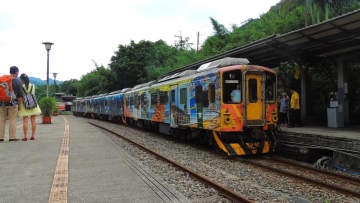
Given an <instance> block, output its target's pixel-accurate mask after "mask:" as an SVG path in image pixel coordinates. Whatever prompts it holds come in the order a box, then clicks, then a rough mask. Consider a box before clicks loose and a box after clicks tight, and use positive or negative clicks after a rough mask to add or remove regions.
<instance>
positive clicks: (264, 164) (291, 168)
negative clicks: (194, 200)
mask: <svg viewBox="0 0 360 203" xmlns="http://www.w3.org/2000/svg"><path fill="white" fill-rule="evenodd" d="M89 123H90V122H89ZM96 123H97V124H98V125H101V126H106V128H109V129H112V130H113V131H115V133H114V132H111V134H115V135H117V133H120V134H121V135H123V136H126V137H129V138H130V139H135V140H137V142H140V143H142V145H146V146H149V147H150V146H151V144H150V145H149V143H151V142H153V141H151V140H154V142H155V143H156V144H155V147H153V146H151V147H150V148H151V149H153V150H155V151H157V152H160V151H161V152H162V151H163V150H166V149H167V148H168V147H165V148H162V147H160V146H169V144H170V143H169V139H164V136H159V135H158V134H156V133H154V134H153V135H152V133H150V134H149V135H145V136H144V135H141V134H142V133H144V131H143V130H141V129H137V128H131V127H130V129H128V128H127V127H125V126H124V127H120V128H117V127H116V126H117V125H116V124H109V126H108V125H107V124H105V123H102V122H96ZM121 128H123V130H117V129H121ZM103 129H104V128H103ZM116 132H117V133H116ZM138 133H139V134H138ZM135 134H136V135H139V137H137V136H136V137H134V138H131V137H133V136H134V135H135ZM148 138H150V139H148ZM154 138H155V139H154ZM170 140H171V139H170ZM163 141H164V142H163ZM170 142H171V143H172V142H173V141H170ZM175 143H180V144H177V145H181V147H182V146H183V144H181V142H175ZM175 143H174V144H175ZM188 144H189V143H188ZM188 144H186V146H188ZM159 147H160V148H159ZM174 147H176V149H175V150H170V151H172V152H171V153H170V154H173V155H175V154H177V153H178V152H180V151H182V150H181V149H180V148H179V146H174ZM192 147H193V148H199V146H192ZM171 148H172V147H171ZM200 148H201V150H200V151H202V152H199V151H198V152H193V153H191V154H196V155H197V154H199V153H204V154H205V153H206V154H207V153H209V149H208V148H204V147H200ZM184 150H185V151H189V150H190V149H184ZM155 153H156V152H155ZM162 154H163V153H162ZM170 154H167V155H166V156H168V157H171V158H172V159H174V157H173V156H172V155H170ZM181 154H182V153H179V155H181ZM186 154H187V153H186V152H185V154H183V155H181V156H185V157H186V156H187V155H186ZM207 156H214V157H213V158H211V159H210V160H215V159H216V158H215V157H218V158H219V159H221V160H223V158H221V157H223V156H221V155H219V154H217V153H209V155H207ZM161 159H162V158H161ZM206 159H207V158H205V157H204V158H202V159H201V160H203V161H204V162H202V161H201V160H196V159H195V160H193V161H190V160H189V162H183V160H182V159H177V158H176V160H180V162H181V163H191V162H194V163H197V166H191V164H189V165H187V167H191V168H192V167H195V168H192V169H196V170H195V171H197V172H198V173H201V174H206V177H212V178H211V179H212V180H216V182H218V178H214V177H215V176H213V175H211V174H209V173H207V172H205V171H202V170H201V169H200V170H199V168H198V166H199V165H201V166H205V167H206V165H207V163H212V161H210V162H209V160H208V161H206ZM185 160H188V159H185ZM226 160H227V161H225V160H223V161H222V162H223V163H225V162H228V163H236V162H237V161H239V162H241V163H242V166H241V165H239V166H237V167H235V165H238V164H232V165H233V166H234V169H233V170H232V171H231V170H230V171H231V172H230V171H228V172H230V173H229V179H227V180H225V179H223V178H221V177H222V175H223V174H219V175H220V176H219V179H222V180H221V181H220V182H221V184H222V185H226V187H228V188H231V189H230V191H240V190H238V189H237V188H236V187H235V188H234V185H233V184H231V180H230V179H231V177H234V176H233V175H235V176H236V177H239V179H240V180H241V181H240V182H238V183H239V184H242V185H243V186H242V187H244V186H245V188H248V185H247V184H246V183H245V182H247V181H248V180H247V181H246V179H248V176H245V177H246V178H245V182H242V181H243V180H244V178H243V177H244V176H243V174H244V173H243V172H239V173H238V172H236V171H243V170H244V169H245V170H248V169H246V168H247V167H246V165H248V166H252V167H251V168H254V169H256V168H257V170H258V169H259V168H261V170H259V171H262V169H263V168H265V169H267V170H268V171H269V173H270V174H271V173H272V175H270V174H266V175H265V174H264V173H263V172H260V173H263V174H264V175H263V178H266V179H267V177H272V176H274V175H275V177H276V176H277V175H276V174H281V175H282V177H283V178H281V179H284V180H285V179H287V178H292V179H293V180H296V181H295V182H294V181H289V180H288V183H289V185H294V184H295V185H296V186H295V187H296V189H295V190H294V191H292V192H291V191H287V187H288V186H279V187H278V186H275V185H276V184H275V182H277V180H273V181H275V182H274V184H271V185H273V187H270V188H269V187H268V186H265V187H264V190H265V191H268V190H269V189H270V190H272V188H278V189H275V190H274V191H281V192H280V193H282V194H279V195H283V197H284V196H286V195H287V194H290V196H292V195H295V196H297V195H298V193H297V192H298V189H299V187H300V188H303V186H301V185H308V186H307V187H306V186H305V187H304V188H308V189H309V186H310V188H314V189H315V190H310V191H312V192H311V193H310V194H308V195H304V196H302V197H305V198H304V199H310V200H311V201H316V200H315V199H314V198H318V199H323V198H324V195H325V193H326V194H334V196H333V195H330V196H331V197H330V196H329V195H326V198H327V197H329V198H330V199H331V200H335V199H337V198H338V197H340V196H338V195H340V194H341V196H344V198H345V199H348V198H350V199H354V198H356V199H358V198H360V195H359V192H360V184H359V183H360V181H359V178H354V177H349V176H344V175H341V174H339V173H333V172H329V171H323V170H319V169H315V168H309V167H306V166H303V165H301V164H296V162H295V163H291V164H290V163H288V162H287V161H284V160H280V159H277V158H275V157H274V156H262V157H256V158H254V157H252V158H251V160H248V159H244V158H235V159H226ZM240 160H241V161H240ZM224 161H225V162H224ZM250 162H252V163H250ZM255 162H257V163H255ZM170 163H171V162H170ZM244 164H245V165H244ZM226 165H227V164H226ZM230 165H231V164H230ZM215 166H216V164H215V165H211V166H209V167H210V168H209V170H210V171H214V170H215V171H216V170H219V171H223V170H225V171H227V169H228V168H229V166H224V167H222V166H221V165H219V166H220V167H215ZM231 168H232V167H231ZM271 168H276V169H275V170H272V169H271ZM225 171H224V172H225ZM274 171H275V172H274ZM233 172H235V173H233ZM187 173H188V172H187ZM304 174H305V177H303V176H304ZM310 175H311V177H310ZM192 176H193V177H196V176H195V175H192ZM261 176H262V175H260V174H259V175H255V176H254V174H252V175H250V176H249V177H261ZM314 176H315V178H314ZM317 176H318V177H317ZM216 177H218V176H216ZM224 177H225V176H224ZM316 177H317V178H316ZM342 177H344V178H342ZM255 179H256V180H255V181H252V182H248V183H250V184H251V183H254V185H257V184H258V182H257V181H258V180H261V179H258V178H255ZM308 179H314V180H308ZM200 180H201V181H203V180H202V179H200ZM223 180H224V181H225V182H224V181H223ZM284 180H280V182H282V181H284ZM323 180H332V181H330V182H328V183H326V182H325V183H323ZM228 181H230V182H228ZM264 182H266V180H264ZM301 182H302V183H304V184H302V183H301ZM339 183H340V184H339ZM349 183H351V185H352V188H350V189H349V188H348V185H349ZM244 184H245V185H244ZM263 185H267V184H263ZM285 185H287V183H286V184H285ZM297 185H299V186H297ZM254 187H255V188H257V189H255V190H259V192H260V193H259V194H261V193H263V190H262V189H261V188H260V187H257V186H252V188H254ZM210 188H214V187H210ZM279 188H282V189H280V190H279ZM321 188H323V189H324V190H323V189H321ZM308 189H305V190H307V191H308ZM325 189H326V190H325ZM216 190H217V191H219V193H221V194H223V196H224V197H226V198H228V199H229V200H232V201H234V202H239V200H234V199H233V197H231V195H230V196H229V195H225V194H224V192H222V190H218V189H216ZM247 191H249V190H247V189H245V194H248V192H247ZM295 191H296V192H295ZM316 191H317V192H316ZM289 192H290V193H289ZM266 194H269V193H266ZM270 194H271V195H272V193H270ZM305 194H306V193H305ZM313 194H315V196H313ZM317 194H320V195H319V196H321V197H319V196H318V197H316V195H317ZM336 194H338V195H336ZM263 196H264V195H261V197H263ZM247 197H251V199H252V200H255V199H256V201H262V200H267V198H265V199H261V197H260V198H258V197H257V195H255V196H254V194H252V195H250V196H247ZM268 197H269V196H268ZM302 197H300V198H302ZM287 198H289V200H290V199H291V198H290V197H287ZM271 199H273V200H274V199H276V196H272V197H271ZM340 199H341V198H340ZM340 199H337V200H336V201H339V200H340ZM340 201H342V200H340Z"/></svg>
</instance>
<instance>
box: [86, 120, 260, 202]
mask: <svg viewBox="0 0 360 203" xmlns="http://www.w3.org/2000/svg"><path fill="white" fill-rule="evenodd" d="M88 123H89V124H91V125H93V126H96V127H98V128H100V129H103V130H105V131H107V132H109V133H111V134H114V135H116V136H118V137H120V138H122V139H124V140H126V141H127V142H130V143H131V144H134V145H136V146H137V147H139V148H141V149H143V150H145V151H147V152H149V153H151V154H153V155H155V156H156V157H159V158H161V159H162V160H164V161H166V162H169V163H171V164H172V165H174V166H176V167H178V168H180V169H182V170H183V171H186V172H188V173H190V174H191V175H192V176H193V177H195V178H197V179H198V180H200V181H202V182H204V183H205V184H208V185H210V186H212V187H213V188H214V189H215V190H217V191H218V192H220V193H221V194H222V195H224V196H225V197H227V198H228V199H230V200H232V201H234V202H253V201H251V200H249V199H248V198H246V197H244V196H242V195H240V194H238V193H236V192H234V191H232V190H230V189H228V188H225V187H224V186H222V185H220V184H218V183H216V182H214V181H212V180H210V179H208V178H206V177H204V176H202V175H200V174H198V173H196V172H195V171H193V170H191V169H189V168H186V167H185V166H183V165H182V164H180V163H177V162H176V161H173V160H170V159H168V158H166V157H165V156H163V155H161V154H159V153H157V152H154V151H152V150H150V149H148V148H146V147H145V146H144V145H142V144H139V143H136V142H135V141H133V140H131V139H128V138H126V137H124V136H122V135H120V134H118V133H116V132H114V131H112V130H109V129H107V128H105V127H103V126H100V125H98V124H95V123H92V122H88Z"/></svg>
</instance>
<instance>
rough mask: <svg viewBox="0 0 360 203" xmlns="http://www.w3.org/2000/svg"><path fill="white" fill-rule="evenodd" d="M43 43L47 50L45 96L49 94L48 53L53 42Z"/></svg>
mask: <svg viewBox="0 0 360 203" xmlns="http://www.w3.org/2000/svg"><path fill="white" fill-rule="evenodd" d="M43 44H44V45H45V49H46V51H47V71H46V96H47V97H48V96H49V53H50V49H51V45H53V44H54V43H51V42H43Z"/></svg>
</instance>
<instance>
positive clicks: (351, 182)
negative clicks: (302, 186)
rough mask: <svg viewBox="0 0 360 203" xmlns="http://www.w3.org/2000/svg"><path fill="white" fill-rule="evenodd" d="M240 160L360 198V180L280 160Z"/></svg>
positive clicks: (240, 159)
mask: <svg viewBox="0 0 360 203" xmlns="http://www.w3.org/2000/svg"><path fill="white" fill-rule="evenodd" d="M238 160H239V161H241V162H245V163H248V164H252V165H255V166H257V167H261V168H265V169H267V170H270V171H274V172H276V173H279V174H282V175H285V176H288V177H292V178H296V179H300V180H302V181H305V182H307V183H311V184H316V185H319V186H321V187H325V188H327V189H330V190H335V191H337V192H340V193H343V194H345V195H351V196H354V197H357V198H360V179H358V178H354V177H349V176H346V175H342V174H338V173H333V172H329V171H324V170H319V169H316V168H312V167H307V166H304V165H300V164H297V163H293V162H290V161H285V160H281V159H279V158H271V157H270V158H269V157H267V158H260V159H247V158H238ZM330 178H331V179H330Z"/></svg>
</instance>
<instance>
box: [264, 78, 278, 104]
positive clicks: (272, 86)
mask: <svg viewBox="0 0 360 203" xmlns="http://www.w3.org/2000/svg"><path fill="white" fill-rule="evenodd" d="M275 100H276V75H275V74H274V73H270V72H266V74H265V101H266V103H274V102H275Z"/></svg>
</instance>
